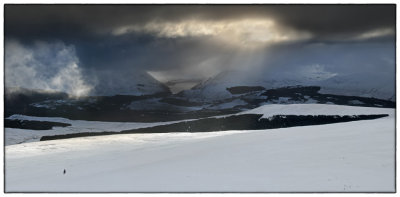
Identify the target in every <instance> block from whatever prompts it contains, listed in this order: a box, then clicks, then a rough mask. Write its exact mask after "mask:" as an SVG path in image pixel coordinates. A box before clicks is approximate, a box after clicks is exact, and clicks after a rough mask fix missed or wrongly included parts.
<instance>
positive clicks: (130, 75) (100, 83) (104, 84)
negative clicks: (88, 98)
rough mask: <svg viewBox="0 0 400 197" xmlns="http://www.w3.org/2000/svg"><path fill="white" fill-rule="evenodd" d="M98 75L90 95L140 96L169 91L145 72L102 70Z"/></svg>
mask: <svg viewBox="0 0 400 197" xmlns="http://www.w3.org/2000/svg"><path fill="white" fill-rule="evenodd" d="M99 76H100V78H99V79H98V80H97V84H96V85H95V87H94V89H93V91H92V94H91V95H92V96H114V95H133V96H141V95H152V94H157V93H170V90H169V88H168V87H167V86H166V85H164V84H162V83H161V82H159V81H157V80H156V79H154V78H153V77H152V76H150V75H149V74H147V73H146V72H104V73H100V74H99ZM127 81H128V83H127Z"/></svg>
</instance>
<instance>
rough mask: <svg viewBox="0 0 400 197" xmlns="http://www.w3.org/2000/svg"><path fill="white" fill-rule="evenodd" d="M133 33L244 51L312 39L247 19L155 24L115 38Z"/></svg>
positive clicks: (127, 27)
mask: <svg viewBox="0 0 400 197" xmlns="http://www.w3.org/2000/svg"><path fill="white" fill-rule="evenodd" d="M132 32H136V33H137V32H139V33H150V34H154V35H156V36H158V37H166V38H179V37H208V38H211V39H215V40H217V41H222V42H223V43H225V44H232V45H234V46H236V47H240V48H255V47H263V46H268V45H269V44H275V43H281V42H289V41H298V40H306V39H309V38H311V37H312V35H311V34H310V33H308V32H305V31H298V30H294V29H290V28H287V27H286V28H284V27H281V26H279V25H278V24H277V23H276V22H275V21H274V20H272V19H266V18H243V19H240V20H202V19H187V20H181V21H172V22H171V21H170V22H168V21H167V22H165V21H151V22H148V23H146V24H140V25H138V24H134V25H125V26H121V27H118V28H116V29H114V30H113V31H112V34H113V35H115V36H120V35H124V34H128V33H132Z"/></svg>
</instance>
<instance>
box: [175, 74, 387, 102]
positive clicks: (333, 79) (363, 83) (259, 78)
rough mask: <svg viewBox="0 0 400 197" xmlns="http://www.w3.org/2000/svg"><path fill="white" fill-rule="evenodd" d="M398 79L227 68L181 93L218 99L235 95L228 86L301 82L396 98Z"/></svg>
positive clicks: (351, 93) (333, 91)
mask: <svg viewBox="0 0 400 197" xmlns="http://www.w3.org/2000/svg"><path fill="white" fill-rule="evenodd" d="M288 73H289V74H288ZM394 81H395V79H394V75H393V76H384V75H374V74H371V73H365V74H364V73H361V74H347V75H333V74H332V75H329V74H327V73H324V72H314V73H311V74H309V75H307V76H306V75H301V73H299V74H298V75H296V74H291V73H290V72H287V73H274V72H269V73H268V72H267V73H257V72H246V71H225V72H222V73H220V74H218V75H216V76H215V77H211V78H209V79H208V80H205V81H204V82H202V83H200V84H198V85H197V86H195V87H193V88H192V89H190V90H185V91H183V92H181V93H180V95H181V96H183V97H187V98H190V99H191V100H194V101H214V100H221V99H228V98H231V97H232V94H231V93H230V92H229V91H228V89H229V88H231V87H235V86H254V87H257V86H258V87H264V88H265V89H273V88H281V87H288V86H298V85H301V86H318V87H321V90H320V91H321V92H320V93H326V94H336V95H346V96H360V97H373V98H377V99H384V100H391V101H395V87H394V85H395V84H394Z"/></svg>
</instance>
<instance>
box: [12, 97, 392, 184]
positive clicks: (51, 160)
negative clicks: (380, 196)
mask: <svg viewBox="0 0 400 197" xmlns="http://www.w3.org/2000/svg"><path fill="white" fill-rule="evenodd" d="M264 107H265V108H264V110H265V111H264V112H263V113H266V112H267V111H270V110H272V108H273V107H274V106H264ZM275 107H276V108H275V109H276V110H277V111H276V112H275V113H278V114H284V113H285V112H284V110H283V109H284V106H275ZM293 107H294V108H292V109H293V111H296V110H295V109H296V105H293ZM325 107H326V108H325ZM330 107H331V106H328V105H326V106H319V108H320V109H318V108H316V106H311V105H307V106H306V108H307V109H310V110H311V109H314V112H312V113H317V111H318V110H321V111H323V110H324V109H326V110H329V111H326V112H325V113H335V114H337V113H339V114H341V113H346V114H347V113H349V114H352V113H356V114H364V113H366V114H371V113H382V111H381V110H384V111H385V112H386V113H387V114H389V116H388V117H385V118H380V119H375V120H363V121H354V122H346V123H336V124H327V125H318V126H303V127H292V128H282V129H269V130H257V131H254V130H253V131H249V130H247V131H223V132H211V133H162V134H125V135H111V136H97V137H84V138H72V139H65V140H56V141H42V142H32V143H24V144H18V145H10V146H6V147H5V157H6V160H5V161H6V162H5V169H6V172H5V180H6V184H5V190H6V191H7V192H34V191H40V192H79V191H81V192H83V191H86V192H113V191H114V192H135V191H136V192H349V191H352V192H394V191H395V185H394V183H395V173H394V170H395V169H394V163H395V160H394V159H395V157H394V156H395V155H394V153H395V138H394V134H395V133H394V132H395V124H394V123H395V121H394V112H395V110H394V109H380V108H364V107H354V108H353V107H350V108H348V110H347V111H346V110H344V109H342V108H341V106H334V105H332V107H338V109H336V110H335V109H334V108H330ZM345 107H346V108H347V107H348V106H345ZM268 108H269V109H268ZM255 110H261V109H260V108H258V109H255ZM278 110H279V111H278ZM315 110H317V111H315ZM261 111H262V110H261ZM302 111H307V110H305V109H304V107H303V108H302ZM279 112H280V113H279ZM385 112H384V113H385ZM249 113H250V112H249ZM304 113H307V112H304ZM309 113H311V112H310V111H309ZM266 116H269V115H268V114H267V115H266ZM64 169H66V174H63V170H64Z"/></svg>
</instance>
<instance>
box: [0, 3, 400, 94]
mask: <svg viewBox="0 0 400 197" xmlns="http://www.w3.org/2000/svg"><path fill="white" fill-rule="evenodd" d="M395 11H396V10H395V5H5V24H4V27H5V39H6V43H7V42H8V41H9V40H13V42H15V43H17V44H15V46H18V47H14V49H15V51H17V52H18V53H22V52H23V53H22V54H24V55H26V56H27V57H28V56H29V54H31V53H32V54H40V53H39V52H38V51H35V50H38V49H41V48H40V47H35V46H36V44H35V43H36V42H37V41H43V42H45V43H47V45H48V46H53V45H54V43H60V44H59V45H61V46H64V47H59V49H58V51H57V52H58V53H60V54H63V51H64V49H63V48H67V49H70V48H71V50H68V51H70V52H69V53H68V56H69V57H71V58H72V59H74V60H75V59H76V64H77V65H78V67H79V69H75V68H73V69H71V70H72V71H74V72H75V70H78V71H79V77H80V80H82V81H83V82H82V83H83V85H81V84H78V85H80V86H83V87H86V85H88V86H89V85H91V86H96V83H97V82H92V81H98V80H100V79H102V77H101V74H98V73H105V72H109V73H115V78H120V76H121V75H120V73H125V72H137V73H138V72H147V71H156V72H159V73H161V74H160V75H164V76H163V77H164V78H167V79H176V80H179V79H182V78H185V79H199V78H200V79H207V78H209V77H211V76H212V75H214V74H217V73H218V72H221V71H223V70H227V69H231V68H234V67H243V66H245V67H246V68H251V67H252V66H253V67H257V66H259V67H264V66H267V65H271V64H277V65H278V64H279V65H280V64H282V65H286V61H289V63H290V65H293V67H295V66H296V65H295V63H292V62H290V58H289V60H288V58H287V57H284V58H281V59H279V57H278V56H279V54H280V53H281V54H286V55H287V56H292V55H295V54H297V53H298V51H293V50H290V49H291V48H293V46H296V47H295V48H296V49H299V50H302V46H307V45H310V44H313V43H325V44H333V45H334V44H337V43H345V44H351V43H360V42H361V43H366V42H377V43H382V42H385V43H386V44H388V45H390V47H389V48H391V49H392V44H391V43H393V41H394V39H393V38H394V28H395V18H396V17H395V14H396V12H395ZM243 18H252V19H254V18H257V19H260V18H261V19H272V20H273V21H275V22H276V23H277V24H278V26H271V31H272V32H268V31H269V30H268V28H269V26H268V28H264V29H262V30H261V32H262V34H261V36H260V34H258V33H259V31H260V30H258V31H257V29H251V28H249V29H246V28H248V27H246V26H241V25H243V24H236V23H233V24H232V21H240V20H241V19H243ZM188 21H189V22H190V21H195V24H194V25H193V24H191V25H189V26H187V27H190V28H193V27H194V28H196V26H201V25H197V24H198V23H196V22H199V23H200V22H204V21H206V22H207V21H208V22H210V21H211V22H212V24H211V25H210V26H207V25H208V23H203V26H201V27H206V28H205V29H206V30H211V31H213V30H219V29H218V28H219V27H220V26H221V25H222V26H223V25H226V24H227V23H230V25H233V26H234V28H233V29H234V30H237V29H240V30H241V31H242V29H244V31H242V32H239V34H238V35H236V37H233V38H231V37H229V36H230V34H231V32H230V29H229V30H228V31H227V30H225V31H224V34H223V35H222V36H221V35H220V36H219V37H218V39H221V38H222V39H224V41H223V42H218V39H214V40H213V39H209V37H207V36H203V35H198V34H193V32H190V31H189V32H186V34H183V35H184V36H177V35H176V34H171V35H169V36H168V35H166V34H163V35H162V36H160V34H159V33H160V32H157V31H158V30H159V31H162V30H165V28H166V27H167V28H172V29H173V28H176V27H179V25H181V24H185V23H186V22H188ZM267 21H268V20H261V21H260V20H259V21H256V22H262V24H263V25H265V24H267ZM154 22H156V23H154ZM163 23H165V24H167V25H165V26H163ZM170 23H172V24H175V25H176V26H174V25H170ZM146 24H153V25H154V24H155V25H156V27H155V28H154V27H152V28H153V29H151V28H150V29H147V30H146V29H145V30H144V31H137V30H134V31H127V32H125V33H122V34H118V35H116V34H115V30H116V29H118V28H121V27H132V25H133V26H134V27H135V28H136V27H139V29H140V28H142V29H144V27H145V26H146ZM250 25H255V26H257V24H250ZM253 27H254V26H253ZM281 27H282V28H281ZM157 28H159V29H157ZM162 28H164V29H162ZM213 28H214V29H213ZM235 28H236V29H235ZM183 29H185V28H183ZM274 29H275V30H276V31H274ZM168 30H170V29H168ZM201 30H203V29H201ZM253 30H255V31H254V32H255V34H254V35H256V36H255V37H257V39H259V38H260V37H261V38H262V37H268V36H269V37H272V38H274V39H275V38H276V37H279V36H282V35H283V37H285V36H288V37H291V36H293V38H294V39H292V40H290V42H286V43H283V42H280V41H279V39H278V38H277V40H278V41H279V42H273V43H269V42H268V43H266V44H267V45H268V49H267V48H257V50H254V49H251V50H247V48H244V49H245V50H243V49H242V50H241V49H240V47H243V46H241V43H242V42H240V41H243V40H240V39H241V38H242V36H246V35H247V34H248V33H249V32H250V34H251V33H253ZM265 30H266V31H267V33H266V34H269V35H267V36H264V35H265ZM304 32H305V33H306V34H304V35H302V36H298V35H301V33H304ZM164 33H165V32H164ZM217 33H220V32H217ZM232 33H233V32H232ZM225 36H226V37H225ZM247 36H248V35H247ZM274 36H275V37H274ZM249 37H250V38H253V35H250V36H249ZM238 38H239V40H235V39H238ZM245 41H246V40H245ZM257 41H258V40H257ZM292 41H293V42H292ZM47 45H46V46H47ZM263 46H264V45H263ZM265 46H266V45H265ZM298 46H300V47H298ZM343 46H344V45H343ZM346 46H347V45H346ZM357 46H358V45H357ZM368 46H373V45H368ZM358 47H359V48H362V47H361V45H360V46H358ZM42 48H43V47H42ZM47 48H49V50H51V49H53V48H54V47H47ZM72 48H73V50H72ZM359 48H357V49H352V50H353V51H357V50H359ZM326 49H330V48H329V47H328V46H324V47H322V48H321V49H319V50H321V51H324V50H326ZM330 50H331V52H332V53H341V51H343V48H340V49H338V50H337V51H335V50H333V49H330ZM20 51H22V52H20ZM274 51H275V52H274ZM281 51H282V52H281ZM388 51H389V52H390V50H388ZM6 52H7V48H6ZM316 52H317V51H312V52H310V53H309V54H306V55H304V58H310V60H307V61H305V62H307V64H308V63H315V62H317V63H318V61H317V60H318V58H315V55H314V53H316ZM348 52H349V53H351V50H348ZM365 54H367V53H365ZM75 56H76V57H75ZM361 56H362V55H360V57H361ZM368 56H369V57H370V58H375V57H377V55H375V56H374V55H373V54H371V53H368ZM10 57H14V56H10ZM45 57H48V55H46V56H45ZM49 57H50V56H49ZM296 57H298V56H296ZM321 57H322V56H321ZM299 58H301V57H298V58H297V59H299ZM324 58H325V56H324ZM329 58H332V57H326V59H329ZM9 59H11V58H9ZM12 60H13V59H12ZM34 60H35V62H34V63H37V65H40V66H42V65H43V66H44V65H45V64H44V62H41V61H42V60H41V59H34ZM264 60H265V61H264ZM314 60H315V61H314ZM54 61H55V62H58V64H57V65H61V64H62V63H65V61H61V62H59V60H57V61H56V60H54ZM280 61H282V62H280ZM320 61H321V62H324V61H326V60H325V59H323V58H321V60H320ZM352 61H356V60H352ZM6 62H7V61H6ZM25 63H27V62H21V61H19V60H18V61H17V62H12V64H11V63H10V65H20V66H22V68H25V67H26V65H25ZM28 63H30V62H28ZM67 63H69V61H67ZM328 63H329V62H328ZM22 64H24V65H22ZM304 64H305V63H304ZM288 65H289V64H288ZM332 65H333V64H332ZM6 66H7V65H6ZM288 69H289V70H290V68H288ZM9 70H10V69H9ZM40 70H41V71H42V70H46V69H40ZM78 71H77V72H78ZM38 72H39V71H38ZM118 72H119V74H118ZM15 73H18V72H15ZM65 73H67V72H65ZM34 77H35V76H32V77H31V78H32V80H34ZM179 77H180V78H179ZM6 79H7V77H6ZM110 80H112V77H111V79H110ZM130 80H131V79H127V80H126V82H124V83H130V82H131V81H130ZM43 81H44V83H47V81H46V80H43ZM78 81H79V80H78ZM84 82H86V83H84ZM15 83H16V84H17V82H15ZM27 84H29V83H28V82H27ZM56 87H58V86H56Z"/></svg>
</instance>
